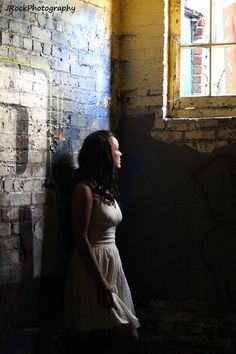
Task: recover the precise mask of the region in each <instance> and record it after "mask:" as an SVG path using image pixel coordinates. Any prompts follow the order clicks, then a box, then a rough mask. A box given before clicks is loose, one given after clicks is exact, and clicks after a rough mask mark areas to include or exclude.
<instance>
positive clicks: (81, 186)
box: [74, 179, 97, 199]
mask: <svg viewBox="0 0 236 354" xmlns="http://www.w3.org/2000/svg"><path fill="white" fill-rule="evenodd" d="M74 192H75V193H76V194H83V195H86V196H87V197H90V198H93V199H96V198H97V194H96V192H95V185H94V183H93V182H91V181H90V180H87V179H83V180H81V181H80V182H78V183H77V184H76V186H75V188H74Z"/></svg>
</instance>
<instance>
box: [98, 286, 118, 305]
mask: <svg viewBox="0 0 236 354" xmlns="http://www.w3.org/2000/svg"><path fill="white" fill-rule="evenodd" d="M98 293H99V304H100V305H101V306H102V307H103V308H104V309H106V310H109V309H110V308H111V307H113V306H114V300H113V295H112V290H111V287H110V286H109V284H108V283H107V282H105V283H103V284H102V285H101V286H100V287H99V289H98Z"/></svg>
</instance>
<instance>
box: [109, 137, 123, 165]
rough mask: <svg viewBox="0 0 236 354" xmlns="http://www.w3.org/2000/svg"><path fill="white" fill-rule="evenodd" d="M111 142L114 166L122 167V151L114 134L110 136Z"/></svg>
mask: <svg viewBox="0 0 236 354" xmlns="http://www.w3.org/2000/svg"><path fill="white" fill-rule="evenodd" d="M110 142H111V151H112V157H113V162H114V167H115V168H117V169H119V168H121V155H122V153H121V152H120V150H119V142H118V140H117V139H116V138H115V137H114V136H111V137H110Z"/></svg>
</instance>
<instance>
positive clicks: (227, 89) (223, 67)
mask: <svg viewBox="0 0 236 354" xmlns="http://www.w3.org/2000/svg"><path fill="white" fill-rule="evenodd" d="M235 94H236V45H231V46H227V47H225V46H224V47H223V46H222V47H213V48H212V95H214V96H222V95H235Z"/></svg>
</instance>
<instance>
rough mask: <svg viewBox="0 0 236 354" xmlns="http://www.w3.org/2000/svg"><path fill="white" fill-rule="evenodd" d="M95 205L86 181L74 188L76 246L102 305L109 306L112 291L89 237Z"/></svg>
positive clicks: (73, 228) (111, 303) (111, 299)
mask: <svg viewBox="0 0 236 354" xmlns="http://www.w3.org/2000/svg"><path fill="white" fill-rule="evenodd" d="M92 206H93V192H92V190H91V188H90V186H89V185H87V184H86V183H79V184H77V185H76V187H75V189H74V193H73V196H72V205H71V216H72V231H73V237H74V242H75V247H76V248H77V249H78V252H79V253H80V255H81V257H82V259H83V261H84V263H85V265H86V267H87V269H88V271H89V272H90V273H91V275H92V277H93V278H94V282H95V284H96V287H97V290H98V293H99V297H100V302H101V305H102V306H104V307H105V308H109V307H111V306H112V305H113V298H112V292H111V289H110V286H109V284H108V283H107V281H106V279H105V278H104V276H103V274H102V272H101V269H100V267H99V264H98V262H97V259H96V257H95V254H94V251H93V248H92V246H91V244H90V242H89V239H88V228H89V223H90V218H91V212H92Z"/></svg>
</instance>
